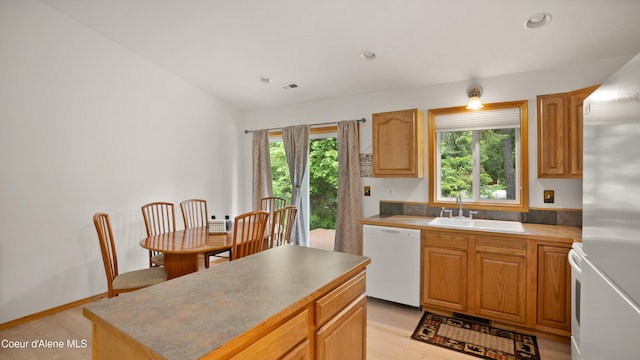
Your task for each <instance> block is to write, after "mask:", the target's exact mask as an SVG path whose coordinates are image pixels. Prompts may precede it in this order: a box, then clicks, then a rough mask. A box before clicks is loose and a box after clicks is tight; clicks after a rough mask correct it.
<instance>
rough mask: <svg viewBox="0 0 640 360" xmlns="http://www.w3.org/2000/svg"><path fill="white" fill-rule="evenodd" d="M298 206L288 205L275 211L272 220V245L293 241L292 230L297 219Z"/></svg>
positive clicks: (270, 244)
mask: <svg viewBox="0 0 640 360" xmlns="http://www.w3.org/2000/svg"><path fill="white" fill-rule="evenodd" d="M297 213H298V208H296V207H295V206H293V205H288V206H285V207H283V208H280V209H278V210H276V211H274V213H273V219H272V220H271V232H270V234H269V235H270V243H269V246H270V247H275V246H280V245H284V244H290V243H291V232H292V231H293V225H294V223H295V221H296V214H297Z"/></svg>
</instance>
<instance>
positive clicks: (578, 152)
mask: <svg viewBox="0 0 640 360" xmlns="http://www.w3.org/2000/svg"><path fill="white" fill-rule="evenodd" d="M598 86H599V85H596V86H591V87H588V88H584V89H580V90H576V91H572V92H570V93H569V96H568V97H569V153H570V154H571V158H570V162H569V170H568V171H569V175H570V176H571V177H582V121H583V120H582V117H583V114H584V112H583V108H582V103H583V102H584V99H586V98H587V96H589V95H591V93H592V92H593V91H594V90H595V89H597V88H598Z"/></svg>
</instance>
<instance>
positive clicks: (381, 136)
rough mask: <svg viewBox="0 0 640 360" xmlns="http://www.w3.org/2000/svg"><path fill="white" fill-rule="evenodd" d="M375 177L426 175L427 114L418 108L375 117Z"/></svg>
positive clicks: (373, 117) (379, 114) (418, 176)
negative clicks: (425, 139) (425, 124)
mask: <svg viewBox="0 0 640 360" xmlns="http://www.w3.org/2000/svg"><path fill="white" fill-rule="evenodd" d="M372 119H373V121H372V122H373V176H374V177H415V178H422V177H423V176H424V114H423V112H422V111H420V110H418V109H409V110H400V111H391V112H384V113H377V114H373V116H372Z"/></svg>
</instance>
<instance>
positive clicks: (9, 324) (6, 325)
mask: <svg viewBox="0 0 640 360" xmlns="http://www.w3.org/2000/svg"><path fill="white" fill-rule="evenodd" d="M105 297H107V293H106V292H105V293H102V294H98V295H94V296H90V297H88V298H84V299H80V300H77V301H74V302H70V303H68V304H64V305H60V306H56V307H54V308H51V309H47V310H43V311H40V312H37V313H35V314H31V315H27V316H24V317H21V318H19V319H15V320H11V321H7V322H6V323H3V324H0V331H2V330H6V329H9V328H12V327H14V326H18V325H22V324H26V323H28V322H29V321H33V320H36V319H40V318H43V317H45V316H49V315H53V314H56V313H59V312H61V311H65V310H69V309H71V308H74V307H76V306H80V305H84V304H88V303H90V302H93V301H96V300H98V299H102V298H105Z"/></svg>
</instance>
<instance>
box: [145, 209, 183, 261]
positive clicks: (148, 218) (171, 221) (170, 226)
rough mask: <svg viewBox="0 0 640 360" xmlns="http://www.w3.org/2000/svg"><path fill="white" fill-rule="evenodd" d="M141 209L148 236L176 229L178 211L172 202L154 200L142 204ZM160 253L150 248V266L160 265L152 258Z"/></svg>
mask: <svg viewBox="0 0 640 360" xmlns="http://www.w3.org/2000/svg"><path fill="white" fill-rule="evenodd" d="M141 210H142V217H143V218H144V227H145V229H146V230H147V236H154V235H160V234H165V233H168V232H173V231H176V213H175V211H174V209H173V204H172V203H169V202H152V203H148V204H145V205H142V207H141ZM160 254H161V253H160V252H159V251H154V250H149V267H153V266H157V265H158V264H156V263H154V262H153V260H152V259H153V257H154V256H157V255H160Z"/></svg>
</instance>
